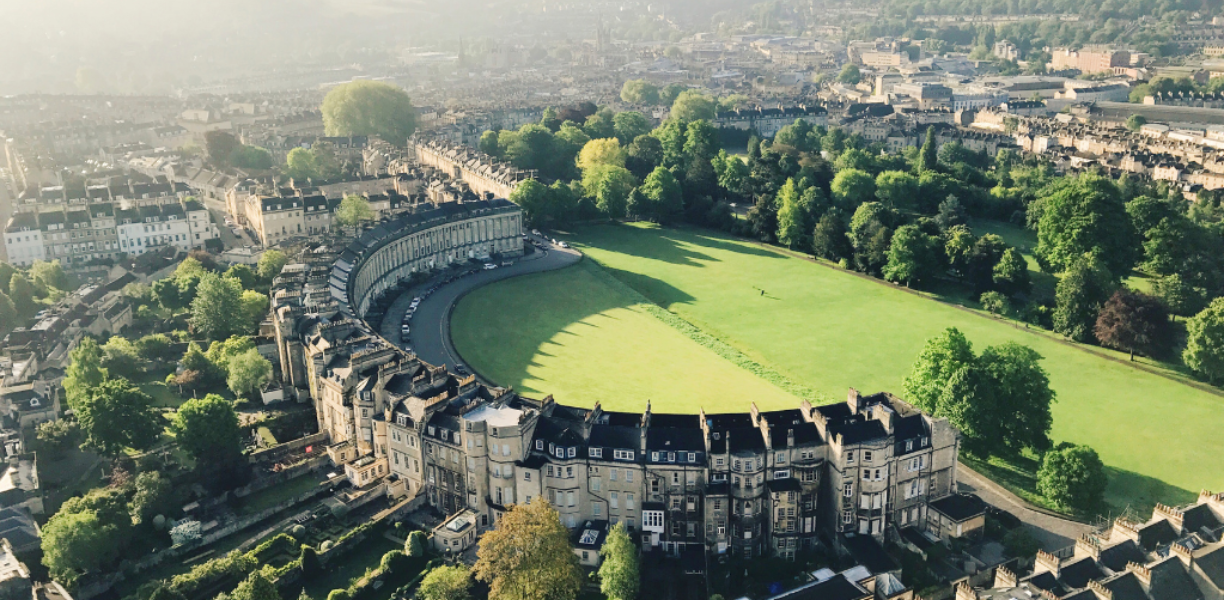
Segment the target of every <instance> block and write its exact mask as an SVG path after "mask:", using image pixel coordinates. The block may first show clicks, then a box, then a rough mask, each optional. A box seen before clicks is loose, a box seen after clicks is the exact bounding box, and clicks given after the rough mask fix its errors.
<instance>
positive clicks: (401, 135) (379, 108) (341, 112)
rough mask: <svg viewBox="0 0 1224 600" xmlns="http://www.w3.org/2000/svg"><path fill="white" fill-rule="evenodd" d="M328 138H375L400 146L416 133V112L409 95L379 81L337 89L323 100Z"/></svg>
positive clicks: (363, 82)
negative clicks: (344, 136) (359, 136)
mask: <svg viewBox="0 0 1224 600" xmlns="http://www.w3.org/2000/svg"><path fill="white" fill-rule="evenodd" d="M320 110H322V112H323V126H324V128H325V130H326V132H327V135H331V136H341V135H376V136H379V137H381V138H382V139H384V140H386V141H388V142H390V143H392V144H396V145H398V146H403V145H404V144H405V143H407V141H408V136H411V135H412V133H413V132H414V131H416V123H417V117H416V109H414V108H413V107H412V100H411V99H410V98H409V97H408V93H407V92H405V91H404V90H403V88H400V87H398V86H394V85H391V84H389V83H383V82H380V81H353V82H349V83H344V84H341V85H338V86H336V87H334V88H332V89H331V91H329V92H328V93H327V96H326V97H324V98H323V106H322V108H321V109H320Z"/></svg>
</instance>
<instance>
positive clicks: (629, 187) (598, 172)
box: [582, 165, 637, 219]
mask: <svg viewBox="0 0 1224 600" xmlns="http://www.w3.org/2000/svg"><path fill="white" fill-rule="evenodd" d="M636 185H637V180H636V179H635V178H634V177H633V173H630V172H629V170H628V169H626V168H624V167H617V166H613V165H603V166H597V167H594V168H592V169H590V170H588V171H587V172H586V173H583V175H582V186H583V188H584V189H585V191H586V195H587V196H588V197H591V198H594V199H595V205H596V206H597V207H598V208H599V210H600V212H602V213H603V214H604V215H606V216H607V217H608V218H609V219H619V218H621V217H623V216H625V201H626V200H627V199H628V198H629V192H631V191H633V188H634V187H635V186H636Z"/></svg>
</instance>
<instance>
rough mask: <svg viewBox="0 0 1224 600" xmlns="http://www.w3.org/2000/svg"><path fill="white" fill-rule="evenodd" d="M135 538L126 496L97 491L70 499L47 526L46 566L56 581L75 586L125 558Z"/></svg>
mask: <svg viewBox="0 0 1224 600" xmlns="http://www.w3.org/2000/svg"><path fill="white" fill-rule="evenodd" d="M131 538H132V519H131V516H130V515H129V514H128V507H127V502H126V500H125V497H124V493H123V492H122V491H120V490H118V489H114V488H111V489H107V490H94V491H92V492H90V493H89V494H86V495H85V496H80V497H76V498H70V499H68V500H67V501H66V502H64V504H63V505H61V506H60V509H59V511H57V512H56V513H55V515H53V516H52V517H51V519H50V520H48V521H47V524H46V525H44V526H43V528H42V551H43V564H44V565H46V566H47V569H48V570H49V571H50V574H51V577H52V578H53V579H54V580H55V581H58V582H60V583H63V584H67V585H69V586H72V585H73V584H74V583H75V582H76V580H77V578H78V577H80V576H81V575H83V574H84V573H86V572H91V571H97V570H98V569H100V568H101V567H103V566H106V565H109V564H111V563H113V562H115V561H116V560H117V559H118V558H120V557H122V556H123V555H124V554H123V553H124V550H125V549H126V548H127V546H128V544H129V543H130V541H131Z"/></svg>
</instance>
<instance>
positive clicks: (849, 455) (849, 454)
mask: <svg viewBox="0 0 1224 600" xmlns="http://www.w3.org/2000/svg"><path fill="white" fill-rule="evenodd" d="M846 462H848V463H852V462H854V450H851V451H849V452H847V453H846Z"/></svg>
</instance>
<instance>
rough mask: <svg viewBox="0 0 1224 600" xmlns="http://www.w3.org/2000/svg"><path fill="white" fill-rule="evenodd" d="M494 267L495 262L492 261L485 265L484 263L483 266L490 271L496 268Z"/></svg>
mask: <svg viewBox="0 0 1224 600" xmlns="http://www.w3.org/2000/svg"><path fill="white" fill-rule="evenodd" d="M496 268H497V265H495V264H493V263H489V264H487V265H485V266H484V270H486V271H492V270H493V269H496Z"/></svg>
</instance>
